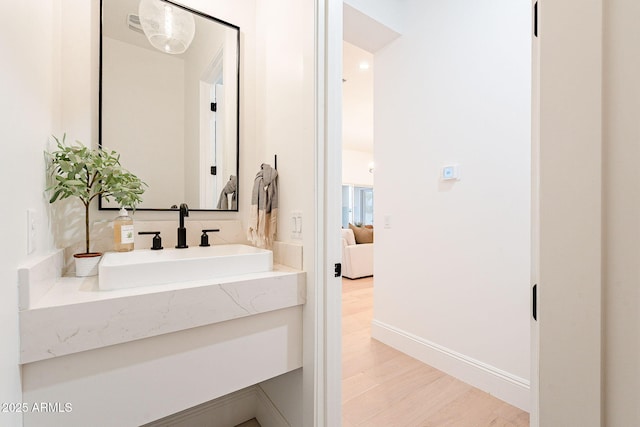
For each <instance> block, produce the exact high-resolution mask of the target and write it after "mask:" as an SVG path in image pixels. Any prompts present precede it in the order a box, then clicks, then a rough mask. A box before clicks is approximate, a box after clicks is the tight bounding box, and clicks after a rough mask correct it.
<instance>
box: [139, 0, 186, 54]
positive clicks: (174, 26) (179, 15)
mask: <svg viewBox="0 0 640 427" xmlns="http://www.w3.org/2000/svg"><path fill="white" fill-rule="evenodd" d="M138 15H139V16H140V25H141V26H142V31H144V34H145V35H146V36H147V39H148V40H149V43H151V45H152V46H153V47H155V48H156V49H158V50H161V51H163V52H165V53H170V54H173V55H177V54H180V53H183V52H185V51H186V50H187V48H188V47H189V45H190V44H191V42H192V41H193V36H194V35H195V33H196V23H195V20H194V19H193V15H192V14H191V13H189V12H187V11H185V10H183V9H181V8H179V7H177V6H174V5H172V4H171V3H167V2H164V1H161V0H140V5H139V6H138Z"/></svg>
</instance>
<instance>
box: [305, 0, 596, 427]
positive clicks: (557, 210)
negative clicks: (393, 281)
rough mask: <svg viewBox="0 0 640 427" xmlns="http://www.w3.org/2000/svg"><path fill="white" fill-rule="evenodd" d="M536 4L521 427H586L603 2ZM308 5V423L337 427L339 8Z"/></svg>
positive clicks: (328, 1) (591, 413)
mask: <svg viewBox="0 0 640 427" xmlns="http://www.w3.org/2000/svg"><path fill="white" fill-rule="evenodd" d="M537 1H538V10H537V13H538V15H537V19H538V21H537V23H538V39H537V40H536V43H535V44H534V48H533V49H532V67H533V73H532V79H533V82H532V88H533V91H534V92H533V96H532V104H533V105H532V190H533V191H532V214H533V216H532V260H531V261H532V264H531V265H532V280H535V281H536V283H537V285H538V287H537V291H538V292H537V303H538V304H537V309H538V313H537V314H538V320H537V322H532V327H531V329H532V341H531V343H532V348H531V355H532V359H531V365H532V368H531V377H532V378H531V389H530V390H531V396H532V397H531V402H532V405H531V426H532V427H537V426H539V425H542V426H546V425H581V426H585V427H590V426H593V427H596V426H599V425H601V420H602V416H603V411H602V400H603V399H602V397H603V392H602V385H603V381H602V378H601V377H602V354H601V350H602V345H601V342H602V337H601V333H602V332H601V330H602V309H601V304H602V297H601V293H602V207H603V202H602V190H601V185H602V157H603V156H602V148H603V145H602V63H603V62H602V35H603V26H602V21H603V10H602V9H603V3H602V0H590V1H589V2H584V0H565V1H563V2H553V1H550V2H546V1H545V0H537ZM534 4H535V0H532V3H531V7H533V5H534ZM316 8H317V9H316V12H317V13H316V25H317V27H316V59H317V63H316V73H317V75H316V95H317V111H316V120H317V122H316V135H317V138H316V148H317V151H316V154H317V159H316V183H317V186H316V188H317V192H316V197H317V199H316V207H317V210H316V213H317V215H318V216H317V218H318V220H317V221H316V237H317V251H316V266H318V269H317V272H318V273H317V274H318V276H317V277H316V278H317V279H318V281H317V282H316V283H318V287H317V289H316V295H317V296H318V299H317V300H316V303H317V305H316V309H317V310H316V332H317V340H318V344H319V345H318V346H317V347H316V348H317V351H316V355H315V356H316V372H315V374H316V376H315V378H316V384H315V393H316V398H315V404H314V413H315V417H314V421H315V425H316V426H339V425H341V390H340V388H341V384H340V378H341V375H340V372H341V368H340V363H339V361H340V339H341V333H340V318H341V309H340V304H341V303H340V301H339V298H336V292H337V290H336V286H335V283H336V281H335V280H334V279H333V278H332V275H331V272H332V268H333V264H334V263H335V262H338V261H336V260H339V256H338V255H337V253H339V236H338V233H337V232H335V233H334V232H333V230H332V229H331V228H330V227H331V226H333V224H339V223H340V222H339V218H338V216H339V215H338V213H339V212H340V204H339V202H340V194H339V192H338V191H335V193H336V194H334V191H333V188H336V189H337V188H340V186H339V181H338V185H335V187H332V186H331V185H332V184H335V182H336V180H337V178H339V176H340V174H341V153H340V144H339V141H340V138H341V135H340V129H339V126H340V124H341V97H340V96H339V94H340V84H339V82H340V78H341V77H340V76H341V70H340V67H339V65H340V63H341V42H342V40H341V35H342V2H341V1H338V0H316ZM576 34H579V35H580V36H579V37H578V36H576ZM331 209H333V210H331ZM334 215H335V216H336V218H335V219H334V217H333V216H334ZM336 230H337V228H336ZM336 248H338V249H337V250H336ZM532 285H533V283H532ZM338 289H339V288H338ZM577 320H579V321H577ZM587 409H588V410H587Z"/></svg>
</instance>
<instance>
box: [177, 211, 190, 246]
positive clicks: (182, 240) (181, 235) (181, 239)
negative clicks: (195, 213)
mask: <svg viewBox="0 0 640 427" xmlns="http://www.w3.org/2000/svg"><path fill="white" fill-rule="evenodd" d="M185 216H189V206H187V204H186V203H181V204H180V226H179V227H178V244H177V245H176V248H177V249H184V248H188V247H189V246H187V229H186V228H185V227H184V217H185Z"/></svg>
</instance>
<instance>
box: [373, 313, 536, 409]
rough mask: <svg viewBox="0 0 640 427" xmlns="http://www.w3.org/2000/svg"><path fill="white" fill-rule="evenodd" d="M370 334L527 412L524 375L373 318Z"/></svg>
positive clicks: (527, 385) (527, 404) (527, 401)
mask: <svg viewBox="0 0 640 427" xmlns="http://www.w3.org/2000/svg"><path fill="white" fill-rule="evenodd" d="M371 337H372V338H375V339H376V340H378V341H380V342H382V343H384V344H387V345H389V346H391V347H393V348H395V349H397V350H399V351H401V352H403V353H406V354H408V355H409V356H411V357H413V358H415V359H418V360H420V361H421V362H424V363H426V364H428V365H430V366H433V367H434V368H436V369H439V370H441V371H443V372H446V373H447V374H449V375H451V376H453V377H456V378H458V379H460V380H462V381H464V382H466V383H468V384H471V385H472V386H474V387H477V388H479V389H481V390H483V391H485V392H487V393H489V394H491V395H493V396H495V397H497V398H498V399H501V400H504V401H505V402H507V403H509V404H511V405H513V406H515V407H517V408H520V409H522V410H524V411H529V407H530V383H529V381H528V380H525V379H524V378H520V377H518V376H515V375H513V374H510V373H508V372H505V371H503V370H501V369H498V368H496V367H494V366H491V365H487V364H486V363H483V362H481V361H479V360H476V359H473V358H471V357H468V356H466V355H464V354H460V353H458V352H456V351H453V350H451V349H448V348H446V347H443V346H441V345H439V344H436V343H434V342H430V341H428V340H425V339H423V338H421V337H418V336H416V335H413V334H411V333H408V332H406V331H403V330H401V329H397V328H395V327H393V326H391V325H388V324H386V323H384V322H380V321H378V320H375V319H374V320H373V321H372V322H371Z"/></svg>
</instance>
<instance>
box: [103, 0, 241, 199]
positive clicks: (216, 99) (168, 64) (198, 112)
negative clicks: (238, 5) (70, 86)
mask: <svg viewBox="0 0 640 427" xmlns="http://www.w3.org/2000/svg"><path fill="white" fill-rule="evenodd" d="M144 2H147V3H149V2H150V1H149V0H144ZM151 3H157V6H159V10H160V12H159V13H164V15H163V16H161V17H160V21H159V22H160V24H157V25H156V24H154V23H153V22H151V24H150V25H151V26H153V25H156V30H157V26H158V25H159V26H160V27H162V26H166V27H167V28H168V30H167V29H165V30H162V29H161V30H160V31H165V32H166V31H169V32H175V33H179V32H181V31H182V29H181V28H180V27H179V26H180V25H182V24H180V20H183V21H184V20H185V19H186V20H187V21H191V22H193V23H195V34H194V35H193V39H192V40H191V42H190V44H189V41H188V40H187V44H188V47H187V48H186V50H185V51H184V52H183V53H167V52H165V51H163V50H160V48H156V47H154V46H152V45H151V43H150V42H149V38H148V37H147V35H146V34H145V32H144V30H143V29H142V25H141V21H142V22H143V23H145V24H147V22H148V21H146V19H147V16H146V15H145V13H146V12H145V11H144V10H143V11H142V15H143V16H142V18H141V17H140V16H139V11H138V9H139V4H140V0H101V17H102V20H101V31H100V33H101V34H100V132H99V134H100V145H101V146H102V147H104V148H106V149H111V150H116V151H117V152H118V153H119V154H120V155H121V163H122V165H123V166H124V167H125V168H126V169H128V170H130V171H131V172H133V173H134V174H136V175H137V176H138V177H139V178H140V179H142V180H143V181H144V182H146V183H147V184H148V186H149V187H148V188H147V189H146V191H145V193H144V195H143V202H142V203H141V204H140V205H139V206H138V207H137V209H142V210H167V209H172V206H179V205H180V203H187V205H188V206H189V209H192V210H235V211H237V203H236V200H237V197H238V194H237V188H238V180H237V177H238V172H239V171H238V169H239V156H238V146H239V144H238V142H239V112H240V108H239V63H240V60H239V55H240V29H239V27H237V26H234V25H232V24H229V23H226V22H224V21H221V20H219V19H216V18H214V17H211V16H208V15H205V14H203V13H200V12H198V11H194V10H192V9H188V8H184V7H182V6H180V5H178V4H175V3H173V2H170V1H164V0H162V1H161V0H153V1H152V2H151ZM183 11H184V12H186V13H187V14H188V16H187V17H186V18H185V16H181V17H180V19H177V20H174V17H175V16H176V15H178V14H181V15H184V12H183ZM191 17H193V18H191ZM189 25H190V26H191V25H192V24H189ZM148 28H149V26H148V25H147V26H145V29H146V30H148ZM148 32H149V31H147V33H148ZM156 36H157V34H156V35H153V37H156ZM153 37H151V38H152V39H153ZM189 38H190V37H189V36H187V39H189ZM154 44H156V45H158V43H157V42H156V43H154ZM181 47H182V48H183V47H184V43H183V44H182V45H181ZM166 50H170V47H169V42H167V43H166ZM99 206H100V209H117V208H119V206H117V205H116V204H115V203H114V202H113V201H111V202H106V201H105V200H100V203H99Z"/></svg>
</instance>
